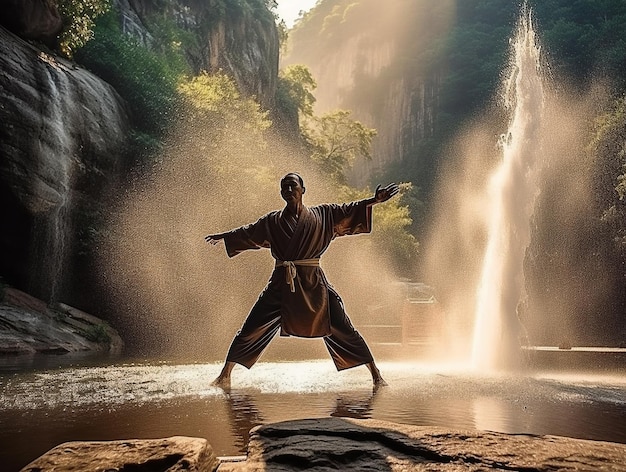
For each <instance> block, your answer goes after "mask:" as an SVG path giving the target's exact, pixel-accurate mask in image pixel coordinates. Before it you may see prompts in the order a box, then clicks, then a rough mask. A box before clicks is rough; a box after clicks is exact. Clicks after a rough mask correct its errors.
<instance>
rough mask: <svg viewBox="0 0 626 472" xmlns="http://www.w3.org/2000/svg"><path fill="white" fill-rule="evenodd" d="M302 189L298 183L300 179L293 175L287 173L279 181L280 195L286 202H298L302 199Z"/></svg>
mask: <svg viewBox="0 0 626 472" xmlns="http://www.w3.org/2000/svg"><path fill="white" fill-rule="evenodd" d="M303 193H304V189H303V188H302V185H300V180H299V179H298V177H297V176H295V175H287V176H286V177H285V178H283V180H281V181H280V195H281V196H282V197H283V200H285V202H287V203H298V202H301V201H302V194H303Z"/></svg>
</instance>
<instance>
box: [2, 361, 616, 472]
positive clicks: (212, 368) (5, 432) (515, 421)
mask: <svg viewBox="0 0 626 472" xmlns="http://www.w3.org/2000/svg"><path fill="white" fill-rule="evenodd" d="M379 366H380V367H381V370H382V371H383V373H384V376H385V378H386V380H387V381H388V382H389V384H390V386H389V387H385V388H382V389H379V390H378V391H377V392H373V390H372V388H371V384H370V382H371V381H370V378H369V373H368V371H367V369H365V368H364V367H359V368H356V369H350V370H347V371H343V372H336V371H335V370H334V367H333V365H332V363H331V362H330V361H327V360H324V361H308V362H281V363H269V362H267V363H259V364H258V365H256V366H255V367H254V368H253V369H251V370H246V369H244V368H241V367H236V368H235V371H234V373H233V383H232V388H231V391H230V392H229V393H225V392H224V391H222V390H221V389H218V388H214V387H211V386H209V383H210V381H211V380H212V379H213V378H214V377H215V376H216V375H217V373H218V371H219V369H220V365H219V364H187V365H184V364H180V365H172V364H167V363H160V364H158V363H153V364H148V363H145V364H144V363H120V364H117V365H107V366H87V367H60V368H56V369H54V368H53V369H48V370H39V371H37V370H31V371H29V372H24V371H21V370H19V369H18V370H16V371H10V369H9V370H8V371H7V369H6V368H5V369H4V370H5V373H4V374H2V375H1V376H0V444H1V446H0V447H1V451H0V463H2V464H3V465H4V467H6V468H3V470H9V471H10V470H18V469H19V468H20V467H22V466H24V465H26V464H27V463H28V462H30V461H31V460H33V459H35V458H36V457H38V456H39V455H41V454H42V453H44V452H46V451H47V450H49V449H50V448H52V447H54V446H56V445H58V444H59V443H62V442H65V441H72V440H110V439H129V438H158V437H167V436H174V435H184V436H196V437H204V438H206V439H207V440H208V441H209V443H210V444H211V445H212V447H213V449H214V451H215V452H216V454H217V455H220V456H226V455H241V454H244V453H245V448H246V444H247V440H248V432H249V430H250V429H251V428H252V427H254V426H257V425H260V424H266V423H271V422H277V421H282V420H292V419H298V418H311V417H327V416H343V417H353V418H374V419H381V420H387V421H393V422H399V423H407V424H414V425H431V426H442V427H450V428H458V429H463V428H477V429H484V430H492V431H500V432H505V433H532V434H554V435H562V436H569V437H576V438H585V439H595V440H606V441H614V442H621V443H626V376H624V375H623V374H619V375H609V374H602V375H594V374H584V375H582V374H572V373H569V374H553V373H549V372H543V373H540V372H535V373H532V374H526V375H523V376H522V375H515V376H514V375H490V376H480V375H475V374H469V373H467V372H466V371H464V370H462V369H458V368H455V367H454V366H445V365H439V366H435V365H425V364H419V363H412V362H381V363H379Z"/></svg>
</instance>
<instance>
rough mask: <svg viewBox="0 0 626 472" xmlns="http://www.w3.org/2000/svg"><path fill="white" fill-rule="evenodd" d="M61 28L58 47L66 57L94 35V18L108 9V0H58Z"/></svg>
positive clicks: (71, 54) (70, 55) (109, 6)
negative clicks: (61, 21) (61, 20)
mask: <svg viewBox="0 0 626 472" xmlns="http://www.w3.org/2000/svg"><path fill="white" fill-rule="evenodd" d="M58 7H59V13H60V14H61V18H62V19H63V30H62V31H61V33H60V34H59V49H60V50H61V53H62V54H63V55H65V56H66V57H68V58H70V59H71V58H72V57H73V56H74V53H75V52H76V51H77V50H78V49H80V48H81V47H83V46H84V45H85V44H87V42H88V41H89V40H90V39H92V38H93V36H94V27H95V19H96V18H97V17H99V16H100V15H102V14H104V13H106V12H107V11H109V10H110V8H111V5H110V2H109V0H58Z"/></svg>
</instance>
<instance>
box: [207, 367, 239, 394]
mask: <svg viewBox="0 0 626 472" xmlns="http://www.w3.org/2000/svg"><path fill="white" fill-rule="evenodd" d="M233 367H235V363H234V362H232V361H226V362H225V363H224V367H222V371H221V372H220V375H218V376H217V378H216V379H215V380H214V381H213V382H211V386H212V387H220V388H222V389H229V388H230V373H231V372H232V371H233Z"/></svg>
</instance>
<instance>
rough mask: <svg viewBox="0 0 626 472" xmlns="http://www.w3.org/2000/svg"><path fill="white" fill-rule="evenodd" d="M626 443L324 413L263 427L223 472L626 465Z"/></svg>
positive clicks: (581, 468) (615, 467)
mask: <svg viewBox="0 0 626 472" xmlns="http://www.w3.org/2000/svg"><path fill="white" fill-rule="evenodd" d="M624 457H626V444H616V443H608V442H599V441H586V440H580V439H570V438H564V437H556V436H532V435H525V434H515V435H512V434H504V433H494V432H487V431H455V430H449V429H444V428H433V427H424V426H409V425H402V424H396V423H389V422H384V421H377V420H354V419H347V418H321V419H307V420H296V421H286V422H282V423H275V424H268V425H264V426H258V427H256V428H254V429H253V430H252V431H251V434H250V442H249V446H248V458H247V460H246V461H245V462H233V463H225V464H222V465H221V466H220V469H219V471H220V472H228V471H230V472H235V471H239V472H251V471H263V470H267V471H297V470H342V471H363V470H372V471H374V470H377V471H380V470H388V471H458V472H461V471H463V472H468V471H479V470H527V471H530V470H532V471H553V470H559V471H563V472H565V471H572V472H573V471H601V470H610V471H613V472H618V471H626V462H625V461H624Z"/></svg>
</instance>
